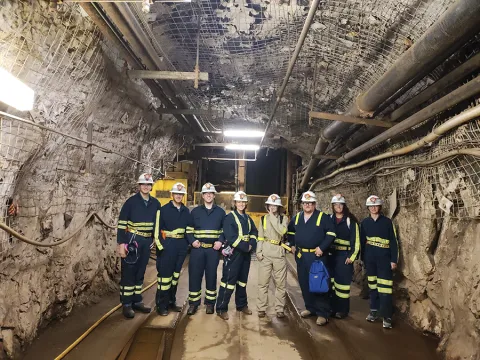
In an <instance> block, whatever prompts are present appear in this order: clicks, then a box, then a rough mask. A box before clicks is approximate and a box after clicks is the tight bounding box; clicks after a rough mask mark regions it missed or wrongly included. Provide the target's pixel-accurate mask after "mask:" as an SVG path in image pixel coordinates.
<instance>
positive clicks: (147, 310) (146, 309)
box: [132, 302, 152, 314]
mask: <svg viewBox="0 0 480 360" xmlns="http://www.w3.org/2000/svg"><path fill="white" fill-rule="evenodd" d="M132 309H133V310H137V311H140V312H141V313H144V314H150V311H152V308H149V307H148V306H145V304H144V303H142V302H139V303H134V304H133V305H132Z"/></svg>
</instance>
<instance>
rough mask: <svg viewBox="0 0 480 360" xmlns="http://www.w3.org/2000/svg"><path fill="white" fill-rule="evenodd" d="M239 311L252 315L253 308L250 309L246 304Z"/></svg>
mask: <svg viewBox="0 0 480 360" xmlns="http://www.w3.org/2000/svg"><path fill="white" fill-rule="evenodd" d="M237 311H240V312H242V313H244V314H245V315H252V310H250V309H249V308H248V306H244V307H243V308H241V309H237Z"/></svg>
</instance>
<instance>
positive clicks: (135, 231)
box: [126, 227, 152, 237]
mask: <svg viewBox="0 0 480 360" xmlns="http://www.w3.org/2000/svg"><path fill="white" fill-rule="evenodd" d="M126 230H127V231H128V232H129V233H132V234H136V235H140V236H143V237H152V233H149V232H148V233H145V232H142V231H138V229H132V228H129V227H127V229H126Z"/></svg>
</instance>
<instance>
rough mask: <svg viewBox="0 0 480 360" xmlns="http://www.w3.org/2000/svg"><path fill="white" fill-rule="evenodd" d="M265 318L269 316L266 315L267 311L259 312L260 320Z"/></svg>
mask: <svg viewBox="0 0 480 360" xmlns="http://www.w3.org/2000/svg"><path fill="white" fill-rule="evenodd" d="M265 316H267V314H266V313H265V311H259V312H258V317H259V318H264V317H265Z"/></svg>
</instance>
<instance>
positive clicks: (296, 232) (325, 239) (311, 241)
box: [287, 210, 335, 319]
mask: <svg viewBox="0 0 480 360" xmlns="http://www.w3.org/2000/svg"><path fill="white" fill-rule="evenodd" d="M287 234H288V241H289V242H290V245H291V246H295V247H296V256H295V260H296V262H297V274H298V282H299V283H300V288H301V290H302V296H303V300H304V301H305V308H306V309H307V310H308V311H310V312H311V313H312V314H314V315H317V316H321V317H324V318H325V319H328V317H329V315H330V299H329V297H330V296H329V294H328V293H325V294H317V293H311V292H310V289H309V276H310V267H311V266H312V263H313V262H314V261H315V260H320V261H322V262H323V263H324V265H325V266H328V250H329V248H330V245H331V243H332V242H333V240H334V239H335V228H334V226H333V224H332V221H331V219H330V218H329V216H328V215H327V214H324V213H322V212H320V211H318V210H315V211H314V212H313V214H312V215H311V216H310V218H309V219H308V220H307V222H305V218H304V215H303V211H301V212H299V213H298V214H297V216H295V217H294V218H293V219H292V220H291V221H290V224H289V225H288V232H287ZM316 247H320V250H322V252H323V256H321V257H317V256H316V255H315V248H316Z"/></svg>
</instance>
